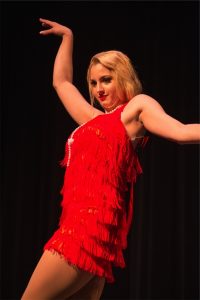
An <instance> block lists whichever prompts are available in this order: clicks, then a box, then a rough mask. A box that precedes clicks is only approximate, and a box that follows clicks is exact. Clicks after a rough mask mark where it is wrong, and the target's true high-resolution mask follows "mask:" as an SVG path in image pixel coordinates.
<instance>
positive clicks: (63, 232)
mask: <svg viewBox="0 0 200 300" xmlns="http://www.w3.org/2000/svg"><path fill="white" fill-rule="evenodd" d="M40 22H41V25H42V26H43V28H44V29H43V30H42V31H40V34H41V35H43V36H47V35H50V34H53V35H57V36H59V37H60V38H61V43H60V46H59V49H58V52H57V55H56V58H55V63H54V70H53V86H54V88H55V90H56V92H57V94H58V96H59V98H60V100H61V101H62V103H63V105H64V107H65V108H66V110H67V112H68V113H69V114H70V115H71V117H72V118H73V119H74V120H75V121H76V122H77V123H78V125H79V126H78V127H77V128H76V129H75V130H74V131H73V132H72V134H71V135H70V137H69V138H68V140H67V143H66V149H65V150H66V151H65V157H64V159H63V161H62V165H63V166H64V167H66V171H65V176H64V184H63V188H62V191H61V193H62V196H63V198H62V214H61V217H60V223H59V227H58V229H57V230H56V231H55V232H54V234H53V235H52V237H51V238H50V240H49V241H47V243H46V244H45V246H44V253H43V255H42V257H41V259H40V261H39V262H38V265H37V266H36V269H35V270H34V272H33V275H32V276H31V279H30V281H29V283H28V286H27V288H26V290H25V292H24V294H23V296H22V299H23V300H28V299H29V300H30V299H31V300H39V299H56V300H58V299H81V300H83V299H87V300H89V299H94V300H97V299H100V297H101V294H102V291H103V288H104V283H105V281H107V282H113V281H114V277H113V273H112V267H113V266H118V267H122V268H123V267H125V262H124V257H123V250H124V249H125V248H126V247H127V235H128V232H129V229H130V225H131V221H132V214H133V190H134V184H135V182H136V179H137V176H138V175H139V174H140V173H141V172H142V168H141V165H140V163H139V160H138V156H137V151H138V149H139V147H141V146H144V145H145V143H146V141H147V137H146V136H145V133H146V131H148V132H151V133H152V134H155V135H158V136H160V137H163V138H165V139H168V140H169V141H173V142H176V143H179V144H185V143H199V142H200V124H187V125H185V124H183V123H181V122H180V121H178V120H176V119H174V118H172V117H171V116H169V115H168V114H167V113H166V112H165V111H164V109H163V108H162V107H161V105H160V104H159V103H158V101H156V100H155V99H153V98H152V97H150V96H148V95H145V94H143V93H142V86H141V83H140V80H139V78H138V76H137V73H136V70H135V68H134V66H133V64H132V63H131V61H130V59H129V58H128V57H127V55H126V54H124V53H122V52H121V51H116V50H111V51H105V52H101V53H98V54H96V55H94V56H93V57H92V58H91V61H90V64H89V67H88V72H87V81H88V87H89V93H90V98H91V104H90V103H89V102H88V101H87V100H86V99H84V97H83V96H82V95H81V93H80V92H79V90H78V89H77V88H76V87H75V86H74V84H73V61H72V56H73V32H72V30H71V29H70V28H68V27H66V26H63V25H61V24H59V23H57V22H52V21H50V20H46V19H40ZM95 101H97V102H98V103H99V104H100V106H101V108H102V109H97V108H95V107H94V102H95ZM127 192H128V193H129V199H128V200H127V197H126V196H127Z"/></svg>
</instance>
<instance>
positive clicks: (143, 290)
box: [0, 1, 199, 299]
mask: <svg viewBox="0 0 200 300" xmlns="http://www.w3.org/2000/svg"><path fill="white" fill-rule="evenodd" d="M0 5H1V21H0V24H1V75H2V76H1V183H2V185H1V187H2V188H1V196H2V200H1V207H2V209H1V299H19V298H20V295H21V293H22V292H23V290H24V288H25V286H26V284H27V281H28V279H29V277H30V275H31V273H32V271H33V269H34V267H35V265H36V263H37V261H38V259H39V257H40V255H41V253H42V247H43V245H44V243H45V242H46V241H47V239H48V238H49V237H50V236H51V234H52V233H53V231H54V230H55V229H56V228H57V223H58V219H59V214H60V206H59V203H60V200H61V198H60V194H59V191H60V188H61V186H62V180H63V174H64V170H63V169H61V168H60V166H59V161H60V160H61V159H62V158H63V155H64V145H65V141H66V138H67V136H68V135H69V133H70V132H71V131H72V129H74V128H75V126H76V124H75V123H74V121H73V120H72V119H71V118H70V116H69V115H68V114H67V113H66V111H65V110H64V108H63V106H62V104H61V102H60V101H59V99H58V97H57V95H56V93H55V91H54V90H53V88H52V67H53V60H54V56H55V54H56V51H57V48H58V45H59V42H60V41H59V38H58V37H54V36H49V37H41V36H40V35H39V34H38V32H39V30H41V27H40V24H39V22H38V18H39V17H43V18H49V19H52V20H55V21H58V22H61V23H64V24H66V25H68V26H70V27H71V28H72V29H73V31H74V36H75V45H74V67H75V68H74V69H75V73H74V82H75V84H76V85H77V86H78V87H79V89H80V90H81V92H82V93H83V94H84V95H85V96H86V97H87V98H88V92H87V86H86V79H85V77H86V76H85V75H86V70H87V65H88V62H89V59H90V57H91V55H93V54H95V53H97V52H99V51H103V50H109V49H118V50H121V51H123V52H125V53H127V54H128V55H129V56H130V58H131V59H132V60H133V62H134V64H135V66H136V68H137V70H138V73H139V76H140V78H141V81H142V83H143V86H144V92H145V93H147V94H149V95H151V96H153V97H154V98H156V99H157V100H158V101H159V102H160V103H161V105H162V106H163V107H164V109H165V110H166V111H167V112H168V113H169V114H170V115H172V116H173V117H175V118H177V119H179V120H181V121H182V122H183V123H191V122H199V90H198V84H199V54H198V51H199V40H198V34H199V32H198V28H199V24H198V21H199V4H198V2H192V1H191V2H189V1H188V2H187V1H183V2H181V1H178V2H173V1H172V2H171V1H169V2H150V1H148V2H130V1H128V2H125V1H123V2H118V1H111V2H107V1H103V2H85V1H81V2H76V1H74V2H30V3H28V2H1V4H0ZM141 163H142V166H143V170H144V173H143V175H141V176H140V177H139V178H138V181H137V185H136V190H135V210H134V221H133V226H132V229H131V233H130V235H129V247H128V249H127V251H126V252H125V257H126V260H127V268H126V269H123V270H118V269H115V270H114V272H115V276H116V283H115V284H111V285H110V284H109V285H106V287H105V290H104V293H103V297H102V299H198V296H199V289H198V282H199V280H198V279H199V255H198V250H199V237H198V236H199V223H198V220H199V219H198V217H199V187H198V181H199V146H198V145H178V144H175V143H172V142H169V141H167V140H163V139H161V138H159V137H156V136H151V135H150V141H149V143H148V145H147V146H146V149H145V151H144V152H143V153H142V154H141Z"/></svg>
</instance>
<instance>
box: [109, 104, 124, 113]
mask: <svg viewBox="0 0 200 300" xmlns="http://www.w3.org/2000/svg"><path fill="white" fill-rule="evenodd" d="M124 104H125V103H123V104H119V105H117V106H115V107H114V108H113V109H111V110H107V109H105V113H106V114H110V113H112V112H114V111H115V110H116V109H118V108H119V107H121V106H122V105H124Z"/></svg>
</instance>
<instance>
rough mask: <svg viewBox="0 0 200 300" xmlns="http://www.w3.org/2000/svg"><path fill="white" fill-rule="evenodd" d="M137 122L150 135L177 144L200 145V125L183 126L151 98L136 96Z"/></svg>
mask: <svg viewBox="0 0 200 300" xmlns="http://www.w3.org/2000/svg"><path fill="white" fill-rule="evenodd" d="M134 101H136V102H138V107H139V111H140V114H139V120H140V121H141V122H142V123H143V125H144V127H145V128H146V129H147V130H148V131H149V132H151V133H153V134H156V135H158V136H160V137H163V138H166V139H168V140H171V141H174V142H177V143H179V144H196V143H198V144H199V143H200V124H183V123H181V122H179V121H178V120H176V119H174V118H173V117H171V116H169V115H168V114H167V113H166V112H165V111H164V109H163V108H162V107H161V105H160V104H159V103H158V102H157V101H156V100H155V99H153V98H152V97H150V96H147V95H138V96H136V97H135V99H134Z"/></svg>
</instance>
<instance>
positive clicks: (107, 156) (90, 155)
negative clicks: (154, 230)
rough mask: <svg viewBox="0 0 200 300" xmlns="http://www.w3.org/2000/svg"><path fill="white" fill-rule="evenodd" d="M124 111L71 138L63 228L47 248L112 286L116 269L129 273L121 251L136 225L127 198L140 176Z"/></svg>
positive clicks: (92, 123) (105, 116)
mask: <svg viewBox="0 0 200 300" xmlns="http://www.w3.org/2000/svg"><path fill="white" fill-rule="evenodd" d="M124 106H125V105H122V106H119V107H118V108H117V109H116V110H114V111H113V112H111V113H105V114H102V115H99V116H97V117H96V118H94V119H92V120H90V121H89V122H87V123H85V124H83V125H81V126H79V127H78V128H77V129H75V131H74V132H73V133H72V134H71V136H70V137H69V139H68V141H67V143H66V153H65V158H64V160H63V162H62V165H64V166H65V167H66V171H65V176H64V185H63V188H62V190H61V194H62V196H63V199H62V203H61V205H62V214H61V218H60V223H59V228H58V230H57V231H55V233H54V234H53V236H52V237H51V238H50V240H49V241H48V242H47V243H46V244H45V246H44V250H51V251H56V252H57V253H59V254H60V255H62V256H63V257H64V258H65V259H66V260H67V261H68V263H70V264H72V265H75V266H76V267H78V268H80V269H83V270H85V271H88V272H91V273H93V274H94V275H97V276H100V277H102V276H103V277H105V278H106V280H107V282H113V281H114V277H113V272H112V266H118V267H121V268H123V267H125V261H124V258H123V253H122V251H123V249H125V248H126V247H127V234H128V231H129V227H130V224H131V220H132V214H133V196H132V195H133V189H132V190H131V193H130V194H131V198H130V201H129V203H128V210H127V203H126V202H127V201H125V195H126V193H127V191H128V189H129V186H130V183H131V186H132V187H133V185H134V183H135V181H136V177H137V175H138V174H140V173H141V172H142V169H141V166H140V163H139V161H138V157H137V153H136V152H135V150H134V148H133V146H132V142H131V140H130V138H129V137H128V135H127V133H126V130H125V128H124V125H123V123H122V122H121V118H120V117H121V112H122V110H123V109H124ZM127 211H128V213H127Z"/></svg>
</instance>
